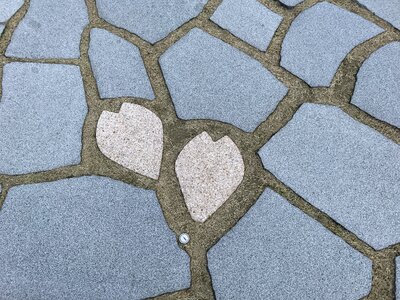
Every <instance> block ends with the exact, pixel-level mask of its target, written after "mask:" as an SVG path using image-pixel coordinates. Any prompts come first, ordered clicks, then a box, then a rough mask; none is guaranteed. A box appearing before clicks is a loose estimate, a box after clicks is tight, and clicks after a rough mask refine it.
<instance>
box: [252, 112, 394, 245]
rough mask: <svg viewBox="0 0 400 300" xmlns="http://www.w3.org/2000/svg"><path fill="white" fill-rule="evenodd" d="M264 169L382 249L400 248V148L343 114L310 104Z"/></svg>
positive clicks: (267, 148) (267, 151) (279, 139)
mask: <svg viewBox="0 0 400 300" xmlns="http://www.w3.org/2000/svg"><path fill="white" fill-rule="evenodd" d="M259 154H260V156H261V158H262V160H263V163H264V166H265V167H266V168H267V169H268V170H270V171H271V172H272V173H273V174H275V175H276V176H277V177H278V178H279V179H280V180H282V181H283V182H284V183H286V184H287V185H289V186H290V187H291V188H293V189H294V190H295V191H296V192H297V193H298V194H300V195H301V196H303V197H304V198H305V199H306V200H307V201H309V202H310V203H311V204H313V205H314V206H316V207H318V208H319V209H321V210H322V211H324V212H326V213H327V214H328V215H330V216H331V217H332V218H333V219H335V220H336V221H338V222H339V223H340V224H342V225H343V226H345V227H346V228H347V229H349V230H350V231H352V232H354V233H355V234H357V235H358V236H359V237H360V238H361V239H362V240H364V241H366V242H367V243H369V244H370V245H371V246H373V247H374V248H376V249H381V248H385V247H387V246H389V245H391V244H394V243H397V242H400V219H399V214H400V205H399V202H398V201H399V194H400V185H399V182H400V160H399V157H400V146H399V145H397V144H396V143H394V142H393V141H391V140H389V139H387V138H386V137H384V136H382V135H380V134H379V133H378V132H376V131H375V130H373V129H372V128H370V127H368V126H365V125H363V124H361V123H358V122H356V121H355V120H353V119H352V118H350V117H349V116H347V115H346V114H345V113H343V112H342V111H341V110H340V109H339V108H335V107H332V106H324V105H315V104H304V105H303V106H301V108H300V109H299V111H298V112H297V113H296V114H295V116H294V118H293V119H292V120H291V121H290V122H289V123H288V125H286V126H285V127H284V128H283V129H282V130H281V131H280V132H278V133H277V134H276V135H275V136H273V137H272V139H271V140H270V141H269V142H268V143H267V144H266V145H264V147H263V148H262V149H261V150H260V152H259Z"/></svg>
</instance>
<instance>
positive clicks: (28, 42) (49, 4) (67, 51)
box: [6, 0, 88, 58]
mask: <svg viewBox="0 0 400 300" xmlns="http://www.w3.org/2000/svg"><path fill="white" fill-rule="evenodd" d="M87 23H88V16H87V12H86V9H85V1H84V0H68V1H62V2H59V1H54V0H31V1H30V7H29V10H28V12H27V14H26V16H25V18H24V19H23V20H22V21H21V23H20V24H19V25H18V27H17V29H16V30H15V32H14V35H13V38H12V41H11V43H10V44H9V46H8V48H7V52H6V55H7V56H17V57H24V58H75V57H79V41H80V38H81V34H82V31H83V28H84V27H85V26H86V25H87Z"/></svg>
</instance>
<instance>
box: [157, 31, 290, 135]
mask: <svg viewBox="0 0 400 300" xmlns="http://www.w3.org/2000/svg"><path fill="white" fill-rule="evenodd" d="M160 64H161V67H162V70H163V73H164V76H165V79H166V82H167V84H168V87H169V89H170V91H171V95H172V100H173V101H174V104H175V108H176V111H177V114H178V116H179V117H181V118H183V119H214V120H219V121H222V122H227V123H230V124H233V125H235V126H238V127H239V128H241V129H243V130H245V131H252V130H254V129H255V128H256V127H257V126H258V125H259V123H260V122H261V121H263V120H264V119H265V118H266V117H267V116H268V115H269V114H270V113H271V112H272V111H273V110H274V108H275V106H276V105H277V103H278V102H279V101H280V100H281V99H282V98H283V97H284V96H285V94H286V92H287V88H286V87H285V86H284V85H283V84H282V83H281V82H280V81H278V80H277V79H276V78H275V77H274V76H273V75H272V74H271V73H270V72H269V71H268V70H267V69H265V68H264V67H263V66H262V65H261V64H260V63H259V62H257V61H255V60H254V59H252V58H251V57H250V56H247V55H246V54H244V53H243V52H240V51H239V50H237V49H235V48H233V47H232V46H230V45H228V44H226V43H224V42H222V41H220V40H218V39H216V38H215V37H212V36H211V35H209V34H207V33H205V32H204V31H202V30H200V29H197V28H196V29H192V30H191V31H190V32H189V33H188V34H187V35H186V36H185V37H184V38H182V39H181V40H180V41H178V42H177V43H175V44H174V45H173V46H172V47H171V48H169V49H168V50H167V52H166V53H164V54H163V55H162V56H161V59H160Z"/></svg>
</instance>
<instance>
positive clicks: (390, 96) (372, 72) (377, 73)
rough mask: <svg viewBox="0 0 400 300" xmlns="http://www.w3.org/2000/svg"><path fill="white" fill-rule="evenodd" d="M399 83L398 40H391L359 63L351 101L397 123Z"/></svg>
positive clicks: (399, 125)
mask: <svg viewBox="0 0 400 300" xmlns="http://www.w3.org/2000/svg"><path fill="white" fill-rule="evenodd" d="M399 7H400V2H399ZM399 16H400V13H399ZM399 87H400V42H393V43H390V44H388V45H386V46H383V47H382V48H380V49H378V50H377V51H376V52H375V53H373V54H372V55H371V56H370V57H369V58H368V59H367V60H366V61H365V62H364V64H363V65H362V66H361V69H360V71H359V72H358V74H357V83H356V87H355V90H354V94H353V98H352V100H351V102H352V103H354V104H355V105H357V106H358V107H360V108H361V109H362V110H365V111H366V112H368V113H369V114H371V115H373V116H374V117H376V118H378V119H381V120H384V121H386V122H388V123H391V124H393V125H395V126H397V127H400V101H399V99H400V89H399Z"/></svg>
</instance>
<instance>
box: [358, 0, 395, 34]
mask: <svg viewBox="0 0 400 300" xmlns="http://www.w3.org/2000/svg"><path fill="white" fill-rule="evenodd" d="M358 2H360V3H361V4H362V5H365V6H366V7H367V8H368V9H370V10H371V11H372V12H373V13H375V14H377V15H378V16H380V17H381V18H383V19H385V20H386V21H388V22H390V23H391V24H392V25H393V26H396V27H397V28H398V29H400V17H399V16H400V5H399V1H398V0H385V1H376V0H358Z"/></svg>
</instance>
